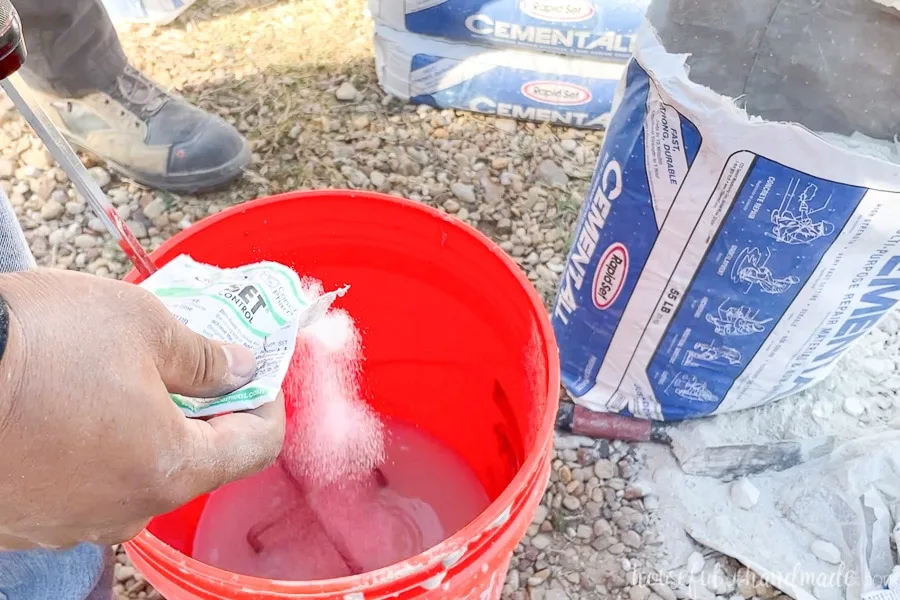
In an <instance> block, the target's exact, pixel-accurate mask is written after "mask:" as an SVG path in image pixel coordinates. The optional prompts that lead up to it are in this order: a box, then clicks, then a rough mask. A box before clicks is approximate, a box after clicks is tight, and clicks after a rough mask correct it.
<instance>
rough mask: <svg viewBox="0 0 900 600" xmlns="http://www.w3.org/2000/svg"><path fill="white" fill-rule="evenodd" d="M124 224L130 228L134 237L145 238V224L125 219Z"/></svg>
mask: <svg viewBox="0 0 900 600" xmlns="http://www.w3.org/2000/svg"><path fill="white" fill-rule="evenodd" d="M125 223H126V225H128V227H129V228H130V229H131V232H132V233H133V234H134V237H136V238H145V237H147V235H148V234H147V226H146V225H144V224H143V223H141V222H140V221H135V220H131V221H126V222H125Z"/></svg>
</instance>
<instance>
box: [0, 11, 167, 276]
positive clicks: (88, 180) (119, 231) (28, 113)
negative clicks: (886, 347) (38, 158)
mask: <svg viewBox="0 0 900 600" xmlns="http://www.w3.org/2000/svg"><path fill="white" fill-rule="evenodd" d="M26 55H27V53H26V50H25V41H24V39H23V36H22V27H21V24H20V22H19V15H18V13H16V10H15V8H13V6H12V4H11V3H10V1H9V0H0V87H2V88H3V90H4V91H5V92H6V94H7V95H8V96H9V98H10V99H11V100H12V102H13V104H14V105H15V106H16V109H18V111H19V112H20V113H21V114H22V116H23V117H25V120H26V121H28V124H29V125H30V126H31V128H32V129H33V130H34V131H35V133H37V135H38V137H40V138H41V141H43V142H44V145H45V146H46V147H47V149H48V150H49V151H50V154H51V155H52V156H53V158H54V159H56V162H58V163H59V165H60V166H61V167H62V168H63V170H64V171H65V172H66V175H68V176H69V180H70V181H71V182H72V183H73V184H74V185H75V188H76V189H77V190H78V192H79V193H80V194H81V195H82V196H83V197H84V199H85V200H87V202H88V204H89V205H90V207H91V209H92V210H93V211H94V213H95V214H96V215H97V217H98V218H99V219H100V220H101V221H102V222H103V225H104V226H105V227H106V229H107V231H109V233H110V234H111V235H112V236H113V237H114V238H115V239H116V241H117V242H118V244H119V247H120V248H121V249H122V251H123V252H124V253H125V255H126V256H127V257H128V259H129V260H130V261H131V262H132V264H134V266H135V268H136V269H137V270H138V271H139V272H140V274H141V275H142V276H143V277H149V276H150V275H151V274H152V273H153V272H155V271H156V267H155V266H154V265H153V262H152V261H151V260H150V257H149V256H148V255H147V253H146V252H145V251H144V249H143V248H142V247H141V245H140V243H139V242H138V241H137V238H135V237H134V234H133V233H132V232H131V230H130V229H129V228H128V226H127V225H125V223H124V222H123V221H122V219H121V218H120V217H119V214H118V212H116V210H115V208H113V206H112V204H111V203H110V202H109V199H108V198H107V197H106V194H104V193H103V190H101V189H100V186H99V185H97V182H95V181H94V179H93V178H92V177H91V176H90V174H89V173H88V172H87V169H85V168H84V165H83V164H82V162H81V160H80V159H79V158H78V156H77V155H76V154H75V151H74V150H72V147H71V146H69V144H68V142H66V140H65V138H63V136H62V134H61V133H60V132H59V130H58V129H57V128H56V126H55V125H54V124H53V122H52V121H51V120H50V118H49V117H48V116H47V113H45V112H44V110H43V109H42V108H41V106H40V105H39V104H38V103H37V101H36V100H35V99H34V97H33V96H32V94H31V91H30V90H29V89H28V86H27V85H26V84H25V82H24V81H22V77H21V76H20V75H19V74H18V70H19V68H20V67H21V66H22V65H23V64H24V63H25V57H26Z"/></svg>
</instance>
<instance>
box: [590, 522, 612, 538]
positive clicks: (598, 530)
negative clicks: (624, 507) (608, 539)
mask: <svg viewBox="0 0 900 600" xmlns="http://www.w3.org/2000/svg"><path fill="white" fill-rule="evenodd" d="M612 532H613V529H612V525H610V524H609V521H607V520H606V519H597V520H596V521H594V535H595V536H597V537H602V536H605V535H612Z"/></svg>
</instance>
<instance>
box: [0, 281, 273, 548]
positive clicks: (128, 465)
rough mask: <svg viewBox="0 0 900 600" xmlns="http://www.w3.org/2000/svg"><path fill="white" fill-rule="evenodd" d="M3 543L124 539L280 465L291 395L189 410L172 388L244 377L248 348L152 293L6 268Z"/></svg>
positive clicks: (196, 389) (185, 390) (217, 387)
mask: <svg viewBox="0 0 900 600" xmlns="http://www.w3.org/2000/svg"><path fill="white" fill-rule="evenodd" d="M0 296H2V297H3V298H4V299H5V300H6V302H7V304H8V306H9V317H10V319H9V320H10V325H9V339H8V343H7V346H6V351H5V352H4V354H3V356H2V358H0V548H3V549H18V548H31V547H35V546H42V547H51V548H52V547H68V546H71V545H74V544H77V543H79V542H85V541H89V542H96V543H104V544H109V543H116V542H121V541H125V540H128V539H130V538H132V537H134V535H136V534H137V533H139V532H140V531H141V529H142V528H143V527H144V526H145V525H146V524H147V522H148V521H149V519H150V518H151V517H153V516H156V515H159V514H162V513H166V512H168V511H170V510H173V509H175V508H177V507H178V506H180V505H182V504H184V503H185V502H187V501H189V500H191V499H192V498H195V497H196V496H199V495H201V494H203V493H206V492H209V491H211V490H213V489H215V488H217V487H219V486H221V485H223V484H225V483H228V482H230V481H232V480H235V479H239V478H241V477H244V476H246V475H250V474H253V473H255V472H257V471H260V470H261V469H263V468H265V467H266V466H268V465H269V464H271V463H272V462H273V461H274V460H275V458H276V456H277V455H278V452H279V451H280V449H281V444H282V441H283V437H284V404H283V402H282V399H281V398H280V397H279V398H278V400H276V401H275V402H271V403H268V404H266V405H264V406H263V407H261V408H259V409H257V410H255V411H248V412H242V413H233V414H229V415H224V416H220V417H215V418H212V419H205V420H204V419H188V418H186V417H185V416H184V415H183V414H182V412H181V411H180V410H179V409H178V408H177V407H176V405H175V404H174V402H172V400H171V398H170V397H169V392H173V393H179V394H185V395H188V396H193V397H213V396H217V395H220V394H224V393H228V392H230V391H233V390H234V389H237V388H238V387H241V386H242V385H244V384H246V383H247V382H248V381H249V380H250V379H251V378H252V376H253V375H254V373H255V371H256V363H255V359H254V357H253V354H252V352H250V351H249V350H247V349H245V348H240V347H236V346H222V345H221V344H218V343H216V342H212V341H210V340H208V339H206V338H204V337H202V336H200V335H197V334H195V333H193V332H191V331H190V330H189V329H188V328H187V327H185V326H184V325H182V324H181V323H180V322H179V321H178V320H177V319H175V317H174V316H172V315H171V314H170V313H169V312H168V311H167V310H166V308H165V307H164V306H163V305H162V303H161V302H159V301H158V300H157V299H156V298H155V297H154V296H153V295H152V294H150V293H149V292H147V291H145V290H143V289H142V288H140V287H138V286H136V285H131V284H127V283H122V282H119V281H113V280H109V279H103V278H101V277H94V276H90V275H84V274H79V273H74V272H70V271H62V270H55V269H37V270H34V271H30V272H25V273H16V274H9V275H0Z"/></svg>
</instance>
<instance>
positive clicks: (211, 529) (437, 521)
mask: <svg viewBox="0 0 900 600" xmlns="http://www.w3.org/2000/svg"><path fill="white" fill-rule="evenodd" d="M384 425H385V432H386V439H385V443H386V447H385V461H384V463H383V464H382V465H381V466H380V470H381V473H382V474H383V475H384V477H383V479H382V480H381V484H385V483H386V485H385V486H382V485H380V484H379V481H378V479H377V478H375V477H372V478H369V479H366V480H364V481H362V482H355V483H349V484H343V485H340V484H338V485H331V486H326V487H317V488H314V489H301V488H300V487H299V485H298V484H297V482H296V480H294V479H292V478H291V476H289V475H288V474H287V473H286V472H285V471H284V470H283V469H282V468H281V467H280V466H279V465H275V466H274V467H271V468H269V469H267V470H266V471H264V472H262V473H260V474H258V475H255V476H253V477H249V478H246V479H243V480H241V481H237V482H234V483H232V484H229V485H227V486H224V487H222V488H220V489H219V490H217V491H215V492H213V493H212V494H211V495H210V498H209V501H208V502H207V504H206V508H205V509H204V512H203V514H202V515H201V517H200V521H199V523H198V525H197V533H196V536H195V538H194V554H193V556H194V558H196V559H197V560H200V561H203V562H205V563H208V564H210V565H213V566H216V567H219V568H222V569H225V570H228V571H231V572H234V573H242V574H245V575H252V576H257V577H266V578H269V579H286V580H295V581H302V580H314V579H327V578H332V577H341V576H346V575H351V574H354V573H358V572H365V571H371V570H374V569H378V568H381V567H385V566H387V565H390V564H393V563H395V562H398V561H401V560H404V559H406V558H409V557H410V556H414V555H416V554H419V553H421V552H424V551H425V550H427V549H428V548H430V547H432V546H434V545H435V544H437V543H439V542H441V541H442V540H444V539H445V538H447V537H449V536H451V535H453V534H454V533H455V532H456V531H458V530H460V529H461V528H462V527H464V526H465V525H466V524H468V523H469V522H470V521H471V520H472V519H474V518H475V517H476V516H477V515H478V514H479V513H480V512H481V511H483V510H484V509H485V508H487V506H488V504H489V498H488V496H487V494H486V493H485V491H484V488H483V487H482V486H481V483H480V482H479V481H478V479H477V478H476V477H475V475H474V473H473V472H472V471H471V470H470V469H469V467H468V466H467V465H466V464H465V463H464V462H463V461H462V459H461V458H460V457H459V456H457V455H456V454H455V453H454V452H453V451H451V450H450V449H449V448H447V447H446V446H444V445H443V444H441V443H440V442H439V441H438V440H436V439H435V438H433V437H432V436H430V435H428V434H427V433H424V432H422V431H421V430H419V429H417V428H416V427H414V426H412V425H409V424H407V423H404V422H402V421H399V420H396V419H386V420H385V422H384ZM248 533H250V537H251V540H250V541H248Z"/></svg>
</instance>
